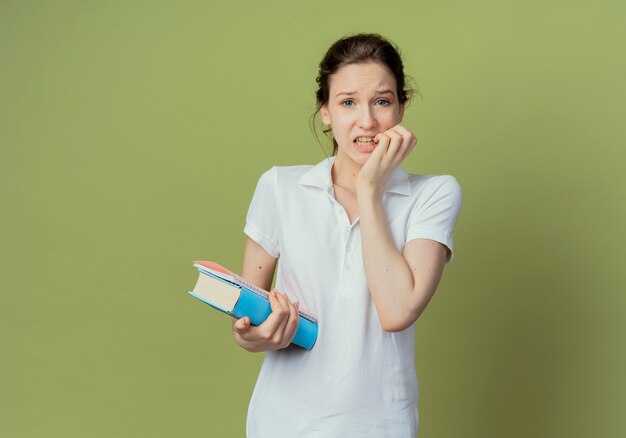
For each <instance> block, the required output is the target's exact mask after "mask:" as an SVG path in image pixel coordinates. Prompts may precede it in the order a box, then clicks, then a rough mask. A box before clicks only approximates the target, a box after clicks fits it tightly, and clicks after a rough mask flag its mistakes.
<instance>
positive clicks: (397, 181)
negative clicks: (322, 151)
mask: <svg viewBox="0 0 626 438" xmlns="http://www.w3.org/2000/svg"><path fill="white" fill-rule="evenodd" d="M335 158H337V157H334V156H333V157H328V158H325V159H324V160H322V161H321V162H320V163H318V164H317V165H315V166H313V167H312V168H311V169H309V170H308V171H306V172H305V173H304V174H303V175H302V176H301V177H300V179H299V180H298V183H300V184H301V185H303V186H311V187H318V188H320V189H322V190H325V191H328V192H332V179H331V177H330V168H331V166H332V164H333V163H334V162H335ZM384 191H385V192H393V193H398V194H400V195H406V196H409V195H410V194H411V181H410V180H409V175H408V174H407V173H406V172H405V171H404V169H402V167H400V166H398V167H396V168H395V169H394V170H393V171H392V172H391V174H390V175H389V178H387V182H386V183H385V189H384Z"/></svg>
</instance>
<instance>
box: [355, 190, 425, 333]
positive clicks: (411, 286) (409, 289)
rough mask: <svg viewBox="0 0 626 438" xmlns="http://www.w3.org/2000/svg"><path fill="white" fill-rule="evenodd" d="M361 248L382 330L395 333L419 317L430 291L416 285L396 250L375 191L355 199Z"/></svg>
mask: <svg viewBox="0 0 626 438" xmlns="http://www.w3.org/2000/svg"><path fill="white" fill-rule="evenodd" d="M358 207H359V221H360V224H361V248H362V253H363V267H364V270H365V277H366V279H367V284H368V287H369V290H370V293H371V294H372V297H373V299H374V303H375V305H376V310H377V312H378V316H379V318H380V321H381V324H382V326H383V328H384V329H385V330H388V331H398V330H403V329H404V328H406V327H408V326H410V325H411V324H412V323H413V322H415V320H416V319H417V318H418V317H419V315H420V314H421V312H422V311H423V309H424V307H425V306H426V304H427V302H428V298H429V296H428V295H429V291H428V290H426V289H425V288H423V287H416V286H420V285H419V283H417V284H416V280H415V277H414V274H413V272H412V270H411V267H410V266H409V264H408V262H407V260H406V259H405V258H404V256H403V254H402V253H401V252H400V251H399V250H398V248H397V247H396V245H395V243H394V241H393V237H392V235H391V231H390V228H389V224H388V222H387V217H386V214H385V210H384V208H383V203H382V195H381V194H380V193H379V192H377V191H376V190H374V189H371V190H362V191H360V192H359V196H358Z"/></svg>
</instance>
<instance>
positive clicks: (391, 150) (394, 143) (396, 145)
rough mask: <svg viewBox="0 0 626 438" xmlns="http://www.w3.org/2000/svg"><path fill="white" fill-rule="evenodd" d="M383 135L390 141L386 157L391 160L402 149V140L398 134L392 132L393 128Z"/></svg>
mask: <svg viewBox="0 0 626 438" xmlns="http://www.w3.org/2000/svg"><path fill="white" fill-rule="evenodd" d="M385 135H387V136H388V137H389V138H390V139H391V141H390V142H389V147H388V148H387V155H388V156H389V158H391V159H393V158H394V157H395V156H396V154H397V153H398V151H399V150H400V149H401V148H402V146H403V144H404V138H403V136H402V135H401V134H400V133H399V132H397V131H394V129H393V128H391V129H389V130H387V131H385Z"/></svg>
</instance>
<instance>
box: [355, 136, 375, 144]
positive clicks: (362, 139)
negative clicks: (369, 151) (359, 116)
mask: <svg viewBox="0 0 626 438" xmlns="http://www.w3.org/2000/svg"><path fill="white" fill-rule="evenodd" d="M356 141H358V142H359V143H374V139H373V138H372V137H358V138H357V139H356Z"/></svg>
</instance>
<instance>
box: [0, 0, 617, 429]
mask: <svg viewBox="0 0 626 438" xmlns="http://www.w3.org/2000/svg"><path fill="white" fill-rule="evenodd" d="M625 29H626V7H625V6H624V2H623V1H619V0H615V1H603V0H600V1H591V0H588V1H574V2H572V1H566V0H558V1H528V0H524V1H522V0H511V1H502V0H500V1H496V0H477V1H473V2H464V1H406V2H394V1H388V2H379V1H378V2H373V1H343V2H336V1H317V2H306V3H305V2H297V1H273V2H260V1H238V2H229V3H227V2H198V1H176V2H174V1H107V2H96V1H7V0H4V1H1V2H0V60H1V61H0V62H1V63H2V64H1V68H0V269H1V271H2V272H1V275H0V289H1V292H2V298H1V302H0V346H1V352H2V353H1V356H0V435H2V436H6V437H41V436H50V437H52V436H59V437H61V436H62V437H64V438H65V437H142V436H150V437H173V436H186V437H200V436H216V437H217V436H219V437H229V436H233V437H235V436H243V434H244V425H245V416H246V410H247V405H248V401H249V397H250V394H251V391H252V388H253V386H254V382H255V379H256V376H257V372H258V369H259V366H260V363H261V361H262V358H263V355H262V354H251V353H248V352H246V351H244V350H242V349H241V348H239V347H238V346H236V345H235V343H234V341H233V340H232V334H231V331H230V322H229V321H228V318H226V317H224V316H223V315H220V314H218V313H217V312H214V311H212V310H210V309H209V308H208V307H207V306H204V305H202V304H201V303H199V302H197V301H196V300H194V299H193V298H191V297H189V296H188V295H187V291H188V290H189V289H190V288H192V287H193V285H194V284H195V280H196V276H197V274H196V271H195V269H194V268H193V267H192V261H193V260H197V259H203V260H217V261H220V262H222V263H223V264H224V265H226V266H229V267H231V268H232V269H234V270H237V271H238V270H239V269H240V265H241V255H242V251H243V243H244V235H243V232H242V229H243V225H244V220H245V214H246V211H247V207H248V204H249V202H250V199H251V196H252V193H253V190H254V187H255V184H256V181H257V179H258V177H259V176H260V175H261V173H263V172H264V171H265V170H267V169H268V168H269V167H271V166H272V165H292V164H315V163H318V162H319V161H321V160H322V159H323V158H324V150H323V149H322V148H321V147H320V145H319V144H318V143H317V141H316V140H315V137H314V136H313V135H312V133H311V132H310V130H309V117H310V115H311V114H312V113H313V111H314V109H315V108H314V106H315V104H314V92H315V76H316V73H317V64H318V62H319V60H320V59H321V57H322V55H323V54H324V51H325V50H326V49H327V48H328V46H329V45H330V44H331V43H332V42H333V41H335V40H336V39H337V38H339V37H341V36H343V35H346V34H350V33H355V32H364V31H365V32H379V33H381V34H383V35H384V36H386V37H388V38H390V39H391V40H392V41H394V42H395V43H397V44H398V45H399V47H400V49H401V51H402V54H403V56H404V58H405V63H406V70H407V72H408V73H409V74H410V75H411V76H413V78H414V84H415V85H416V86H417V88H418V89H419V90H420V92H421V96H417V98H416V99H415V100H414V101H413V103H412V104H411V105H410V106H409V108H408V110H407V114H406V117H405V120H404V124H405V125H406V126H407V127H409V128H410V129H412V130H413V131H414V132H415V134H416V136H417V137H418V139H419V143H418V145H417V147H416V148H415V150H414V151H413V153H412V154H411V156H410V157H409V158H408V159H407V160H406V162H405V164H404V168H405V170H407V171H408V172H411V173H425V174H452V175H455V176H456V177H457V179H458V180H459V182H460V184H461V186H462V188H463V192H464V205H463V209H462V210H461V215H460V218H459V222H458V225H457V229H456V232H455V249H456V254H455V260H454V261H453V262H452V263H451V264H450V265H449V266H448V267H447V268H446V271H445V273H444V277H443V280H442V282H441V285H440V287H439V290H438V291H437V293H436V294H435V296H434V298H433V300H432V301H431V303H430V305H429V307H428V309H427V310H426V312H425V313H424V314H423V315H422V317H421V318H420V319H419V320H418V322H417V324H416V330H417V341H416V343H417V345H416V348H417V351H416V354H417V358H416V359H417V371H418V378H419V383H420V405H419V409H420V437H426V438H429V437H436V438H502V437H507V438H518V437H519V438H522V437H524V438H527V437H533V438H538V437H541V438H552V437H568V438H575V437H580V438H583V437H592V436H593V437H602V438H605V437H622V436H624V434H625V433H626V423H625V421H626V420H625V418H626V417H625V416H624V412H625V410H626V395H625V394H626V392H625V390H626V379H624V377H623V371H624V370H625V369H626V351H625V347H624V342H623V338H624V333H625V332H626V318H625V317H624V312H625V310H626V294H625V293H624V292H625V287H624V267H623V266H622V265H623V264H624V262H626V254H625V247H626V239H625V232H624V224H625V223H626V215H625V210H626V208H625V205H626V203H625V202H624V198H625V195H626V178H625V175H626V164H625V163H626V147H625V140H624V139H625V138H626V130H625V123H624V121H623V118H624V114H626V104H625V102H626V83H625V81H624V78H625V77H626V63H625V59H626V57H625V56H624V55H625V52H624V41H626V32H625ZM325 150H326V151H328V150H329V149H328V148H326V149H325ZM302 396H303V397H306V394H302Z"/></svg>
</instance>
